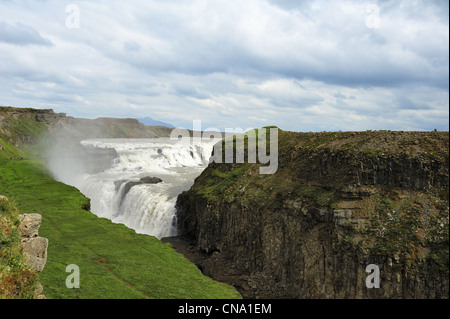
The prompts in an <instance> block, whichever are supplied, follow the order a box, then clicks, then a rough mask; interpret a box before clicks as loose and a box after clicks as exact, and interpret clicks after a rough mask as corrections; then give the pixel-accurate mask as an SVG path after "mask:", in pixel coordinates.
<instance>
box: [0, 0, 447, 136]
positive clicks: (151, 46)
mask: <svg viewBox="0 0 450 319" xmlns="http://www.w3.org/2000/svg"><path fill="white" fill-rule="evenodd" d="M0 105H3V106H16V107H35V108H52V109H54V111H55V112H65V113H67V115H70V116H74V117H81V118H96V117H101V116H107V117H119V118H122V117H131V118H143V117H147V116H148V117H151V118H154V119H157V120H160V121H164V122H168V123H171V124H172V125H174V126H176V127H183V128H188V129H189V128H192V127H193V121H194V120H200V121H201V125H202V129H206V128H217V129H219V130H222V131H223V130H224V129H226V128H232V129H236V130H237V129H238V128H242V129H244V130H245V129H248V128H256V127H262V126H267V125H276V126H278V127H279V128H281V129H284V130H290V131H339V130H342V131H353V130H357V131H364V130H433V129H438V130H446V131H447V130H448V129H449V110H448V108H449V2H448V1H447V0H443V1H439V0H424V1H415V0H405V1H401V0H396V1H389V0H383V1H373V0H370V1H361V0H359V1H344V0H342V1H341V0H338V1H336V0H333V1H294V0H245V1H242V0H239V1H237V0H221V1H219V0H189V1H187V0H186V1H183V0H164V1H161V0H160V1H156V0H155V1H152V0H132V1H119V0H99V1H93V0H91V1H75V0H73V1H64V0H33V1H31V0H29V1H27V0H23V1H14V0H2V1H0Z"/></svg>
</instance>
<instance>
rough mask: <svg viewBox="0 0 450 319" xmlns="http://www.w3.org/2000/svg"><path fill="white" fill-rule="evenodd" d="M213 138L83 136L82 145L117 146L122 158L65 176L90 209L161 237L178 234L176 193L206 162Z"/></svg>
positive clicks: (203, 167)
mask: <svg viewBox="0 0 450 319" xmlns="http://www.w3.org/2000/svg"><path fill="white" fill-rule="evenodd" d="M215 142H217V140H215V141H209V142H197V143H193V142H192V141H191V142H181V141H173V140H170V139H169V138H156V139H91V140H85V141H82V142H81V144H82V145H84V146H89V147H95V148H108V149H115V151H116V153H117V155H118V158H116V159H115V161H114V163H112V166H111V168H109V169H106V170H104V171H102V172H100V173H95V174H86V173H85V174H82V176H81V178H74V179H71V180H62V182H64V183H66V184H73V186H75V187H77V188H78V189H79V190H80V191H81V192H82V193H83V194H84V195H85V196H87V197H89V198H90V199H91V212H92V213H94V214H96V215H97V216H99V217H104V218H108V219H110V220H111V221H113V222H115V223H122V224H124V225H126V226H127V227H129V228H131V229H134V230H135V231H136V232H138V233H143V234H148V235H152V236H155V237H157V238H163V237H168V236H175V235H176V234H177V227H176V213H175V203H176V199H177V196H178V194H180V193H181V192H182V191H184V190H188V189H189V188H190V187H191V186H192V184H193V182H194V179H195V178H196V177H197V176H198V175H200V173H201V172H202V171H203V170H204V169H205V168H206V166H207V165H208V162H209V158H210V156H211V152H212V149H213V145H214V143H215ZM150 177H156V178H157V179H156V180H157V181H154V180H152V179H150ZM158 179H159V180H158ZM161 180H162V181H161Z"/></svg>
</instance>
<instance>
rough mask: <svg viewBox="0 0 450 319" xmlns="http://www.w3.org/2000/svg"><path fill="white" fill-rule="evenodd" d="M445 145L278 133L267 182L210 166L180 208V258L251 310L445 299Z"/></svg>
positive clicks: (441, 140) (426, 136)
mask: <svg viewBox="0 0 450 319" xmlns="http://www.w3.org/2000/svg"><path fill="white" fill-rule="evenodd" d="M448 141H449V136H448V132H386V131H385V132H342V133H341V132H336V133H292V132H282V131H280V133H279V167H278V171H277V172H276V173H275V174H273V175H260V174H259V173H258V172H259V170H258V166H259V164H251V163H244V164H217V163H211V164H210V165H209V166H208V168H207V169H206V170H205V171H204V172H203V173H202V174H201V175H200V176H199V177H198V178H197V179H196V181H195V183H194V185H193V187H192V188H191V189H190V190H189V191H187V192H184V193H182V194H181V195H180V196H179V197H178V201H177V217H178V225H179V226H180V233H181V234H183V236H184V238H186V239H187V240H189V241H190V243H191V247H190V248H185V251H184V252H185V253H186V255H187V256H188V257H189V256H190V257H191V258H192V261H194V262H196V264H197V265H198V266H199V268H200V269H201V270H202V271H203V272H204V273H205V274H206V275H209V276H211V277H212V278H214V279H216V280H221V281H224V282H227V283H230V284H233V285H234V286H235V287H236V288H237V289H238V290H239V291H240V292H241V294H242V295H243V296H245V297H248V298H271V297H276V298H448V292H449V281H448V280H449V261H448V258H449V253H448V252H449V231H448V229H449V228H448V226H449V225H448V223H449V202H448V186H449V185H448V164H449V161H448ZM175 246H176V245H175ZM180 246H181V245H180ZM368 265H376V266H377V267H378V268H379V270H380V288H369V287H368V286H367V285H366V280H367V279H368V276H369V272H366V267H367V266H368Z"/></svg>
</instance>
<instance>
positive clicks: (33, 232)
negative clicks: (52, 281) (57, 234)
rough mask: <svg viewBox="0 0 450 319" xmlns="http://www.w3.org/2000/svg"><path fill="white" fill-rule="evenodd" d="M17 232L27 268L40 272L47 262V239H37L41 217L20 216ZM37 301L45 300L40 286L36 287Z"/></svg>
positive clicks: (32, 215)
mask: <svg viewBox="0 0 450 319" xmlns="http://www.w3.org/2000/svg"><path fill="white" fill-rule="evenodd" d="M19 220H20V225H19V232H20V234H21V236H22V240H21V246H22V249H23V254H24V256H25V259H26V260H27V263H28V265H29V267H30V268H31V269H32V270H33V271H36V272H41V271H42V270H43V269H44V267H45V264H46V262H47V248H48V239H47V238H43V237H39V227H40V226H41V220H42V216H41V215H39V214H20V215H19ZM38 286H39V290H38V292H37V296H36V298H37V299H45V296H44V295H43V294H42V290H43V288H42V285H40V284H39V285H38Z"/></svg>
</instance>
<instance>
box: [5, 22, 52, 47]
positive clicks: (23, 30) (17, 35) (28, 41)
mask: <svg viewBox="0 0 450 319" xmlns="http://www.w3.org/2000/svg"><path fill="white" fill-rule="evenodd" d="M0 42H5V43H10V44H14V45H21V46H26V45H43V46H52V45H53V44H52V42H51V41H50V40H47V39H45V38H43V37H42V36H41V35H40V34H39V32H37V31H36V30H35V29H33V28H32V27H30V26H27V25H24V24H22V23H16V24H15V25H11V24H8V23H6V22H4V21H0Z"/></svg>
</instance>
